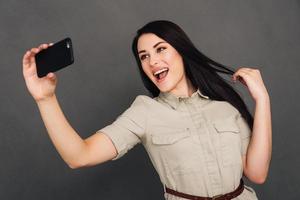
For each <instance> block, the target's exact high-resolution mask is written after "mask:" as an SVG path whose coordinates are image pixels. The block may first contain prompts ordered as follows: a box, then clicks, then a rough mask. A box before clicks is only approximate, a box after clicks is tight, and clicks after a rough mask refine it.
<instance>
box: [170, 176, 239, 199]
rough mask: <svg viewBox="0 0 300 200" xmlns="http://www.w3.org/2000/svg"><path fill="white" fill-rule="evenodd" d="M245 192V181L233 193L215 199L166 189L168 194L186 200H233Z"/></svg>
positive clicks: (217, 196) (214, 197)
mask: <svg viewBox="0 0 300 200" xmlns="http://www.w3.org/2000/svg"><path fill="white" fill-rule="evenodd" d="M243 190H244V181H243V179H241V181H240V185H239V186H238V187H237V188H236V189H235V190H234V191H233V192H229V193H226V194H221V195H216V196H213V197H199V196H194V195H191V194H185V193H182V192H177V191H175V190H172V189H170V188H167V187H166V192H167V193H169V194H172V195H175V196H178V197H183V198H186V199H192V200H230V199H233V198H234V197H237V196H239V195H240V194H241V193H242V192H243Z"/></svg>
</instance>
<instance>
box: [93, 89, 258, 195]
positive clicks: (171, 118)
mask: <svg viewBox="0 0 300 200" xmlns="http://www.w3.org/2000/svg"><path fill="white" fill-rule="evenodd" d="M97 132H102V133H104V134H106V135H107V136H108V137H109V138H110V139H111V140H112V142H113V143H114V145H115V147H116V149H117V152H118V155H117V156H116V157H115V158H114V159H112V160H116V159H119V158H120V157H122V156H123V155H124V154H125V153H127V151H128V150H130V149H131V148H132V147H133V146H135V145H136V144H138V143H142V144H143V146H144V148H145V149H146V151H147V152H148V154H149V157H150V159H151V161H152V163H153V166H154V168H155V169H156V171H157V173H158V175H159V177H160V180H161V182H162V184H163V186H164V185H166V186H167V187H169V188H171V189H173V190H177V191H179V192H183V193H187V194H192V195H197V196H204V197H212V196H215V195H219V194H224V193H228V192H231V191H233V190H234V189H235V188H237V187H238V185H239V183H240V178H241V177H242V176H243V164H242V155H244V154H246V151H247V147H248V144H249V141H250V137H251V130H250V129H249V126H248V124H247V123H246V121H245V120H244V118H242V116H241V114H240V112H239V111H238V110H237V109H236V108H235V107H233V106H232V105H231V104H230V103H228V102H226V101H215V100H211V99H209V97H208V96H205V95H203V94H202V93H201V92H200V90H199V89H198V90H197V91H196V92H195V93H193V94H192V96H191V97H178V96H175V95H173V94H171V93H168V92H161V93H160V94H159V96H158V97H155V98H151V97H148V96H146V95H138V96H137V97H136V98H135V100H134V102H133V103H132V104H131V106H130V107H129V108H128V109H127V110H125V111H124V112H123V113H122V114H121V115H120V116H118V117H117V119H116V120H115V121H114V122H113V123H112V124H110V125H107V126H106V127H104V128H102V129H100V130H99V131H97ZM164 196H165V199H167V200H184V198H179V197H176V196H173V195H170V194H168V193H165V194H164ZM255 199H257V196H256V193H255V191H254V190H253V189H252V188H251V187H249V186H245V189H244V191H243V193H242V194H241V195H239V196H238V197H236V198H235V200H255Z"/></svg>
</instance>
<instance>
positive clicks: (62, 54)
mask: <svg viewBox="0 0 300 200" xmlns="http://www.w3.org/2000/svg"><path fill="white" fill-rule="evenodd" d="M35 62H36V68H37V74H38V77H39V78H42V77H44V76H46V75H47V74H48V73H49V72H55V71H58V70H60V69H62V68H64V67H66V66H68V65H71V64H73V63H74V56H73V46H72V41H71V38H69V37H67V38H65V39H63V40H61V41H59V42H56V43H54V44H53V45H52V46H49V47H48V48H47V49H43V50H41V51H40V52H39V53H37V54H36V55H35Z"/></svg>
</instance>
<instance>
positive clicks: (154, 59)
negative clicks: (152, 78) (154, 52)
mask: <svg viewBox="0 0 300 200" xmlns="http://www.w3.org/2000/svg"><path fill="white" fill-rule="evenodd" d="M157 64H158V58H157V57H156V56H151V57H150V65H151V66H155V65H157Z"/></svg>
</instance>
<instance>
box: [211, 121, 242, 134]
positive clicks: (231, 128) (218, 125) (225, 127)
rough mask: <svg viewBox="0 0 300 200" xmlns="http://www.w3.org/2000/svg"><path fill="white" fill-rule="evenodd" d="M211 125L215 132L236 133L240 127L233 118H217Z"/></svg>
mask: <svg viewBox="0 0 300 200" xmlns="http://www.w3.org/2000/svg"><path fill="white" fill-rule="evenodd" d="M213 125H214V127H215V129H216V130H217V132H219V133H221V132H233V133H238V132H240V129H239V127H238V125H237V124H236V122H235V121H234V119H231V118H229V119H224V120H219V121H215V122H213Z"/></svg>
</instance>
